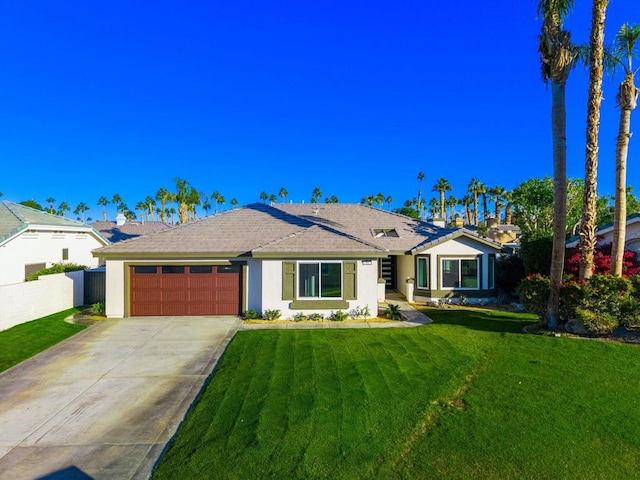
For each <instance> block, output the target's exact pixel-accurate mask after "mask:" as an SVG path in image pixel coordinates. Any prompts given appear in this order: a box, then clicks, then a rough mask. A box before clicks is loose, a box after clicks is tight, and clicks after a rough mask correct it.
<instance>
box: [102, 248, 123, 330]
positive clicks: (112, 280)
mask: <svg viewBox="0 0 640 480" xmlns="http://www.w3.org/2000/svg"><path fill="white" fill-rule="evenodd" d="M105 266H106V270H107V273H106V278H105V300H104V303H105V314H106V316H107V318H122V317H124V313H125V312H124V307H125V304H124V299H125V295H126V292H125V285H124V283H125V282H124V278H125V268H124V262H123V261H122V260H107V262H106V264H105Z"/></svg>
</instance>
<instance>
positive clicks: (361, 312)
mask: <svg viewBox="0 0 640 480" xmlns="http://www.w3.org/2000/svg"><path fill="white" fill-rule="evenodd" d="M349 315H350V316H351V318H369V317H371V311H370V310H369V305H365V306H364V307H356V308H354V309H353V310H351V311H350V312H349Z"/></svg>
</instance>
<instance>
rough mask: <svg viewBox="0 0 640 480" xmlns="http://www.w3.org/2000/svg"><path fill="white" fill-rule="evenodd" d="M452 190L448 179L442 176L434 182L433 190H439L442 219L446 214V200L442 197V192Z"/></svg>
mask: <svg viewBox="0 0 640 480" xmlns="http://www.w3.org/2000/svg"><path fill="white" fill-rule="evenodd" d="M451 190H453V188H452V187H451V184H450V183H449V181H448V180H447V179H445V178H443V177H440V178H439V179H438V181H437V182H436V184H435V185H434V186H433V190H432V191H434V192H440V218H442V219H444V218H445V216H446V211H445V209H446V206H447V204H446V202H445V199H444V192H450V191H451Z"/></svg>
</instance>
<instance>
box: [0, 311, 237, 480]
mask: <svg viewBox="0 0 640 480" xmlns="http://www.w3.org/2000/svg"><path fill="white" fill-rule="evenodd" d="M240 323H241V321H240V320H239V319H238V318H236V317H162V318H160V317H143V318H129V319H121V320H115V319H111V320H105V321H104V322H101V323H100V324H97V325H94V326H92V327H90V328H88V329H87V330H84V331H82V332H81V333H79V334H78V335H76V336H74V337H72V338H69V339H67V340H65V341H64V342H62V343H60V344H58V345H56V346H54V347H52V348H50V349H48V350H47V351H45V352H42V353H41V354H39V355H37V356H35V357H33V358H31V359H29V360H27V361H26V362H23V363H21V364H20V365H17V366H15V367H13V368H11V369H9V370H7V371H5V372H4V373H2V374H0V478H11V479H37V478H46V479H62V478H64V479H69V478H74V479H75V478H78V479H89V478H95V479H128V478H148V476H149V474H150V473H151V469H152V468H153V465H154V463H155V462H156V460H157V458H158V457H159V455H160V454H161V453H162V451H163V449H164V447H165V445H166V443H167V442H168V441H169V440H170V438H171V437H172V435H173V434H174V433H175V431H176V429H177V427H178V426H179V424H180V422H181V421H182V419H183V418H184V415H185V413H186V411H187V409H188V408H189V406H190V405H191V403H192V402H193V400H194V398H195V397H196V395H197V394H198V392H199V391H200V389H201V387H202V384H203V382H204V381H205V380H206V378H207V376H208V375H209V374H210V373H211V371H212V370H213V367H214V366H215V364H216V362H217V361H218V359H219V357H220V356H221V354H222V352H223V351H224V349H225V347H226V346H227V344H228V343H229V341H230V340H231V338H232V337H233V335H234V334H235V332H236V331H237V329H238V327H239V326H240Z"/></svg>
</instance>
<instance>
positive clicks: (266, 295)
mask: <svg viewBox="0 0 640 480" xmlns="http://www.w3.org/2000/svg"><path fill="white" fill-rule="evenodd" d="M305 261H313V260H312V259H305ZM319 261H320V260H319ZM369 262H370V264H368V265H365V264H364V263H363V261H362V260H358V261H357V293H358V298H357V299H356V300H349V301H348V303H349V307H348V308H345V309H342V310H343V311H346V312H348V311H349V310H352V309H354V308H356V307H360V308H363V307H364V306H368V307H369V310H370V311H371V314H372V315H376V314H377V311H378V260H376V259H372V260H369ZM260 277H261V279H262V289H261V292H262V294H261V299H260V302H259V304H260V307H261V308H256V307H252V306H251V305H258V302H256V303H251V302H250V303H249V306H250V308H255V309H256V310H258V311H264V310H267V309H268V310H273V309H278V310H280V312H282V318H286V319H290V318H292V317H293V316H294V315H295V314H296V313H298V312H300V311H302V310H291V309H290V308H289V304H290V303H291V300H282V260H262V272H261V275H260ZM250 286H251V283H250ZM256 287H257V285H256ZM296 288H297V286H296ZM254 293H255V291H254ZM250 299H253V297H251V296H250ZM335 310H337V309H312V310H309V311H303V313H322V314H323V315H326V316H329V315H330V314H331V312H332V311H335Z"/></svg>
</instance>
